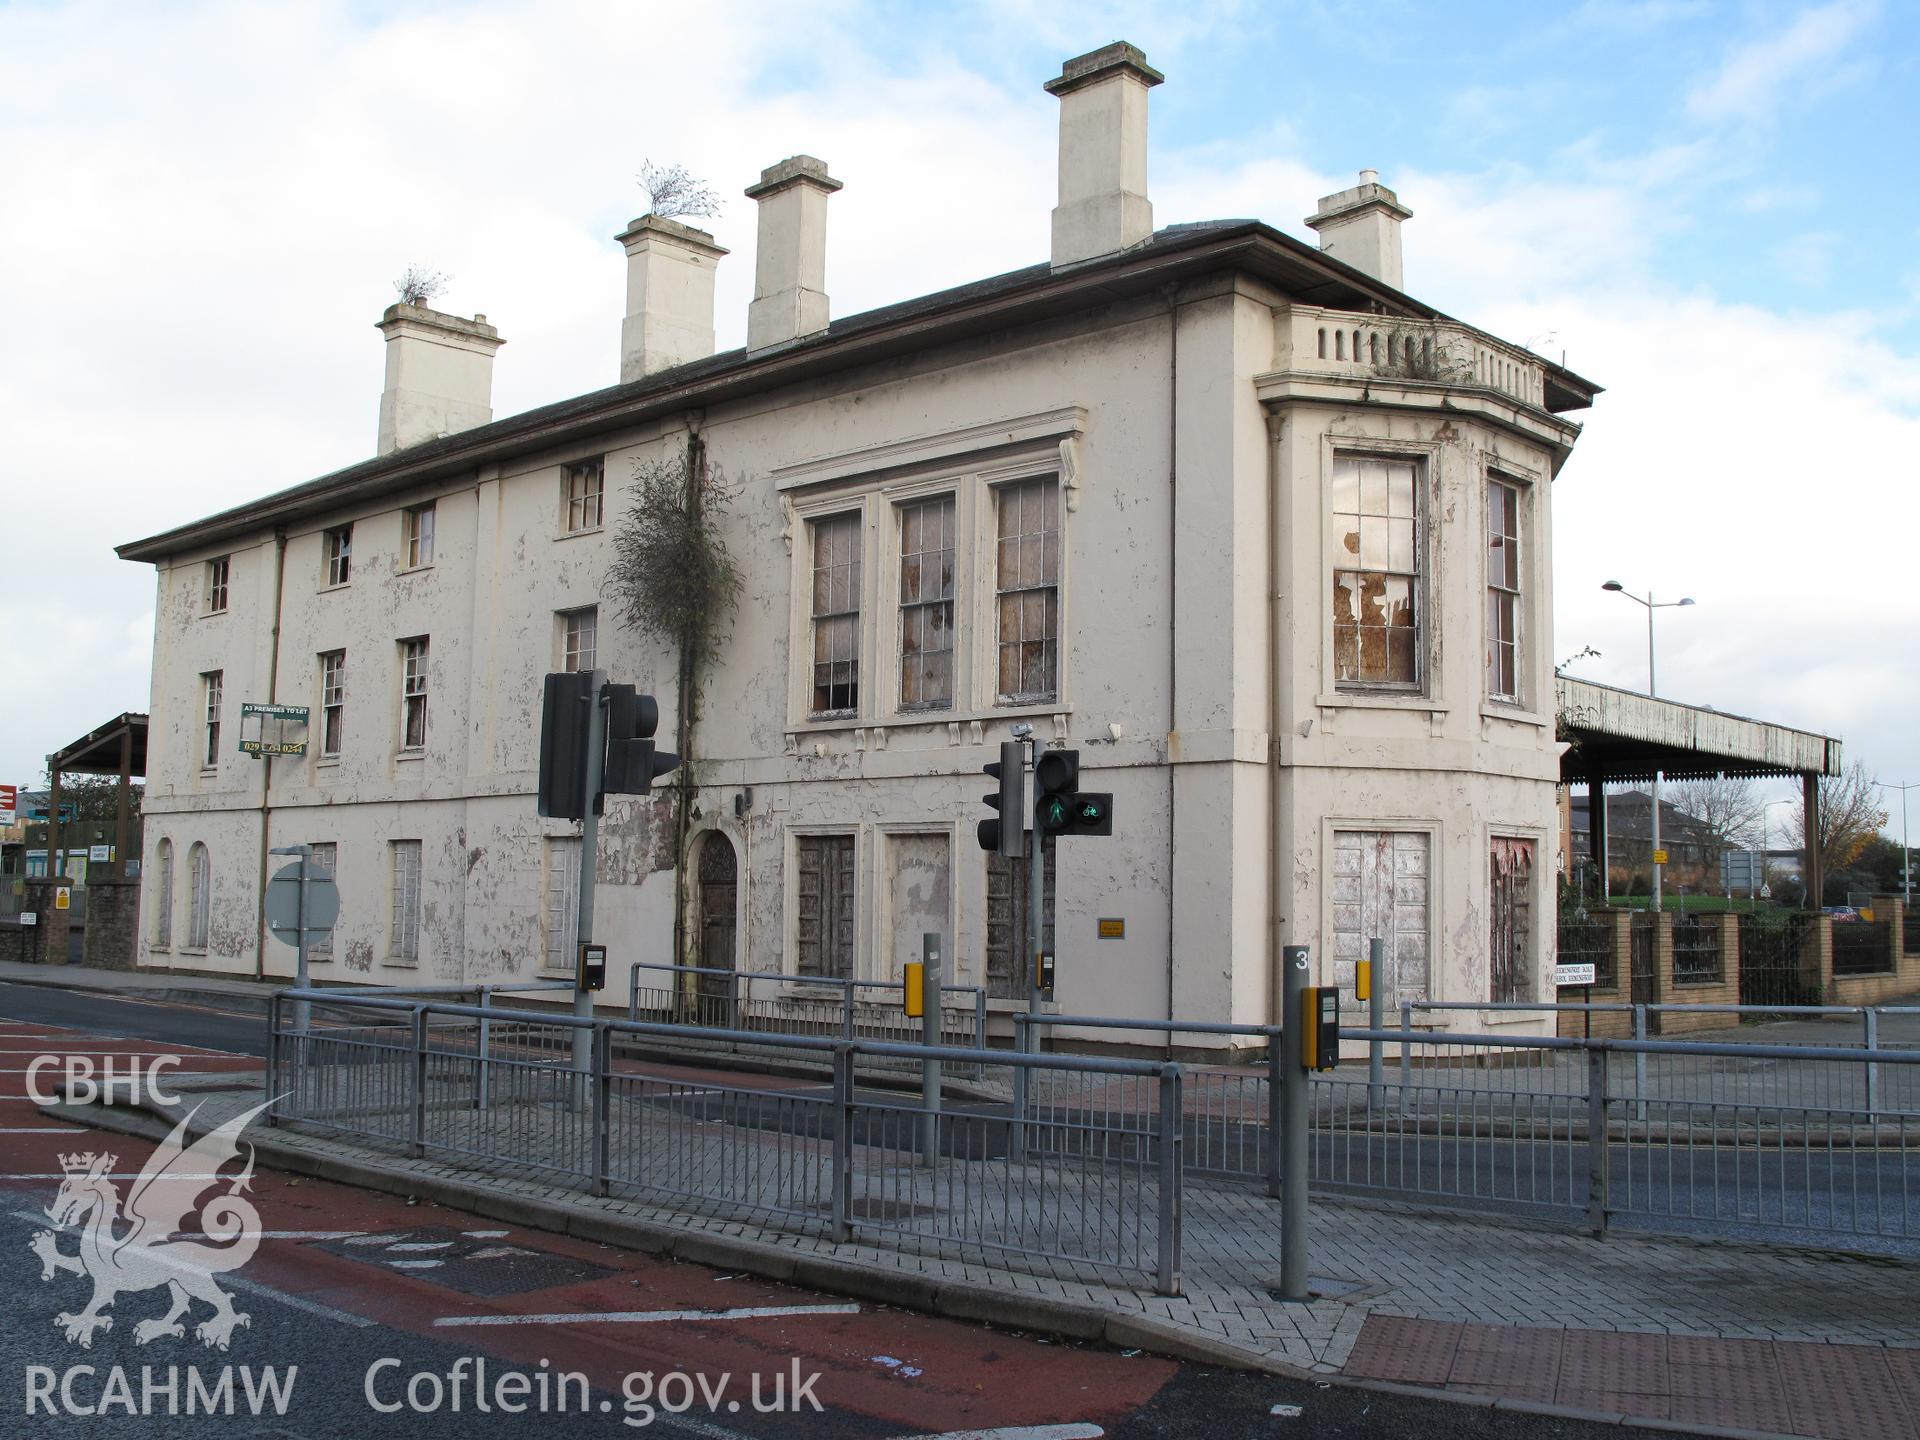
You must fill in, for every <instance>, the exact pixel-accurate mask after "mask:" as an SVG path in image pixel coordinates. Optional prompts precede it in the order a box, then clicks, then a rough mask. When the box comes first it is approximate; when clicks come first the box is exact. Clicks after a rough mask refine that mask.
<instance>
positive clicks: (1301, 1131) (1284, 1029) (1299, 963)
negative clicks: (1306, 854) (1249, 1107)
mask: <svg viewBox="0 0 1920 1440" xmlns="http://www.w3.org/2000/svg"><path fill="white" fill-rule="evenodd" d="M1280 973H1281V995H1282V1002H1281V1010H1280V1038H1281V1041H1282V1046H1281V1060H1280V1089H1281V1097H1282V1100H1281V1107H1280V1143H1281V1145H1282V1147H1283V1149H1284V1155H1283V1157H1282V1160H1281V1164H1280V1298H1281V1299H1282V1300H1310V1299H1312V1298H1313V1297H1312V1295H1311V1294H1310V1293H1309V1292H1308V1290H1307V1084H1308V1079H1307V1066H1306V1061H1307V1057H1306V1056H1305V1055H1304V1054H1303V1053H1302V1052H1301V1049H1300V997H1301V995H1302V994H1303V993H1304V992H1305V990H1306V988H1307V947H1306V946H1304V945H1289V946H1287V947H1286V949H1285V950H1284V951H1283V952H1282V960H1281V965H1280Z"/></svg>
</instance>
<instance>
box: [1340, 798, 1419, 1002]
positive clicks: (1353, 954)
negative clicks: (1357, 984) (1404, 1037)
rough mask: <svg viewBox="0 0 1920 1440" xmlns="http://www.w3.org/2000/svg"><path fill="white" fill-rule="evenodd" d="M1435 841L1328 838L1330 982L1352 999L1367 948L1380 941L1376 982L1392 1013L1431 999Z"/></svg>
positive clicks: (1408, 835) (1344, 833)
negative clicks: (1406, 1002) (1381, 957)
mask: <svg viewBox="0 0 1920 1440" xmlns="http://www.w3.org/2000/svg"><path fill="white" fill-rule="evenodd" d="M1431 849H1432V837H1431V836H1430V835H1428V834H1427V832H1426V831H1424V830H1336V831H1334V832H1333V884H1332V903H1333V967H1334V973H1333V975H1332V977H1331V978H1332V980H1333V982H1334V983H1335V984H1336V985H1338V986H1339V987H1340V988H1341V989H1342V990H1344V991H1346V992H1348V993H1349V994H1350V993H1352V990H1353V974H1354V965H1355V962H1357V961H1360V960H1364V959H1366V958H1367V943H1368V942H1369V941H1371V940H1380V941H1383V942H1385V946H1386V950H1385V956H1386V958H1385V964H1384V972H1385V973H1384V974H1381V975H1377V976H1375V977H1374V983H1375V984H1377V985H1379V986H1380V987H1381V990H1380V994H1381V998H1382V1000H1383V1001H1384V1002H1385V1005H1386V1008H1387V1009H1388V1010H1389V1011H1392V1010H1395V1009H1397V1008H1398V1007H1399V1004H1400V1002H1401V1001H1402V1000H1425V999H1426V998H1428V996H1429V994H1430V993H1431V979H1430V976H1431V952H1430V950H1429V945H1428V936H1429V932H1430V927H1431V925H1432V920H1431V913H1432V911H1431V903H1430V902H1431V894H1430V885H1429V881H1430V877H1431V875H1432V854H1431Z"/></svg>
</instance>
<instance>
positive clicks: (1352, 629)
mask: <svg viewBox="0 0 1920 1440" xmlns="http://www.w3.org/2000/svg"><path fill="white" fill-rule="evenodd" d="M1418 468H1419V467H1418V466H1417V465H1416V464H1415V463H1414V462H1413V461H1411V460H1386V459H1377V458H1374V457H1372V456H1359V455H1341V456H1337V457H1336V458H1335V459H1334V462H1333V504H1332V507H1331V508H1332V511H1333V670H1334V677H1335V681H1336V683H1337V684H1339V685H1341V686H1353V687H1362V686H1371V685H1378V686H1395V687H1401V688H1407V689H1411V688H1413V687H1414V686H1417V685H1418V684H1419V683H1420V678H1421V677H1420V648H1421V646H1420V632H1421V622H1422V616H1421V613H1420V611H1421V596H1420V587H1421V567H1420V516H1419V509H1418V498H1417V497H1418V494H1419V486H1418V483H1417V480H1418Z"/></svg>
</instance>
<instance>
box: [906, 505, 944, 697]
mask: <svg viewBox="0 0 1920 1440" xmlns="http://www.w3.org/2000/svg"><path fill="white" fill-rule="evenodd" d="M953 525H954V501H953V496H951V495H941V496H937V497H935V498H934V499H931V500H916V501H914V502H913V503H912V504H909V505H902V506H901V507H900V708H901V709H902V710H947V709H951V708H952V706H953V574H954V568H953V557H954V548H953Z"/></svg>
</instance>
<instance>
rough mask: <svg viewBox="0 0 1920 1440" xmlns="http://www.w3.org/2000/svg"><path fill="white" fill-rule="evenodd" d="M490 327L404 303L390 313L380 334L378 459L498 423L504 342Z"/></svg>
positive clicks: (481, 320) (476, 319)
mask: <svg viewBox="0 0 1920 1440" xmlns="http://www.w3.org/2000/svg"><path fill="white" fill-rule="evenodd" d="M486 320H487V317H486V316H484V315H476V316H474V317H473V319H471V320H463V319H461V318H460V317H459V316H458V315H443V314H441V313H440V312H439V311H438V310H429V309H428V308H427V307H426V306H424V305H408V304H406V303H405V302H402V303H400V304H398V305H389V306H388V307H387V313H386V314H385V315H383V316H381V318H380V323H379V325H378V326H377V327H376V328H378V329H379V330H380V331H381V332H382V333H384V334H385V335H386V337H387V388H386V390H385V392H384V393H382V395H381V396H380V448H379V451H378V453H379V454H382V455H387V454H391V453H392V452H393V451H395V450H399V449H402V448H404V447H405V446H408V445H417V444H419V443H420V442H421V441H422V440H433V439H437V438H438V437H440V436H442V435H451V434H453V433H454V432H456V431H459V430H471V429H472V428H473V427H474V426H476V425H484V424H486V423H487V422H488V421H489V420H491V419H493V352H494V351H496V350H498V349H499V348H500V347H501V346H502V345H504V344H506V343H507V342H506V341H504V340H502V339H501V338H500V332H499V331H498V330H496V329H494V328H493V326H491V325H489V324H487V323H486Z"/></svg>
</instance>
